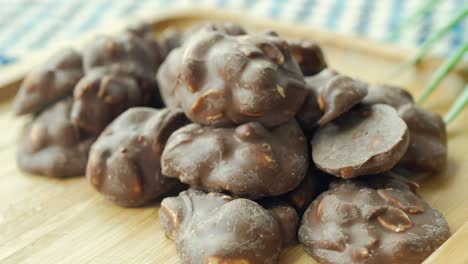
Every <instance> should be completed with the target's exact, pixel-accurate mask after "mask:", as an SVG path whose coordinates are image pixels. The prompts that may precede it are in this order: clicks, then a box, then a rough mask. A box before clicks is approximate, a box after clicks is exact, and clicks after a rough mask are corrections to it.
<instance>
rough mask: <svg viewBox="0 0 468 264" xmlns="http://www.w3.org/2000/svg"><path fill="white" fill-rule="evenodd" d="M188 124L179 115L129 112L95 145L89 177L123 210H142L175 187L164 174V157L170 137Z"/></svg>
mask: <svg viewBox="0 0 468 264" xmlns="http://www.w3.org/2000/svg"><path fill="white" fill-rule="evenodd" d="M186 122H187V120H186V118H185V117H184V115H183V113H182V112H180V111H172V110H169V109H162V110H156V109H152V108H144V107H135V108H132V109H129V110H127V111H126V112H124V113H123V114H122V115H120V116H119V117H118V118H116V119H115V120H114V121H113V122H112V123H111V124H110V125H109V126H108V127H107V128H106V129H105V130H104V131H103V132H102V134H101V135H100V136H99V138H98V140H97V141H96V142H95V143H94V144H93V146H92V148H91V150H90V158H89V162H88V166H87V169H86V177H87V178H88V180H89V181H90V182H91V184H92V185H93V186H94V188H95V189H96V190H98V191H99V192H100V193H102V194H103V195H104V196H105V197H106V198H108V199H109V200H111V201H113V202H115V203H117V204H119V205H121V206H127V207H135V206H141V205H143V204H146V203H148V202H149V201H152V200H154V199H156V198H158V197H160V196H161V195H163V194H164V193H166V192H168V191H169V190H170V189H171V188H172V187H174V185H175V184H176V181H175V180H173V179H169V178H166V177H164V176H163V175H162V173H161V167H160V156H161V153H162V152H163V149H164V146H165V144H166V141H167V139H168V138H169V136H170V135H171V133H172V132H173V131H175V130H176V129H178V128H179V127H181V126H183V125H184V124H186Z"/></svg>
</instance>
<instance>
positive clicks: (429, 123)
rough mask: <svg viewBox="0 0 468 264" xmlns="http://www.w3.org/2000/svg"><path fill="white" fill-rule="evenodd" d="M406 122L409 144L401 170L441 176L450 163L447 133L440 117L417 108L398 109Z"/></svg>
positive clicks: (411, 106) (404, 107) (406, 106)
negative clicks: (432, 173) (448, 162)
mask: <svg viewBox="0 0 468 264" xmlns="http://www.w3.org/2000/svg"><path fill="white" fill-rule="evenodd" d="M398 114H399V115H400V117H401V118H402V119H403V120H404V121H405V122H406V124H407V126H408V129H409V134H410V141H409V145H408V149H407V150H406V153H405V155H404V156H403V159H402V160H401V161H400V162H399V163H398V166H400V167H403V168H406V169H409V170H411V171H424V172H438V171H441V170H443V169H444V167H445V164H446V162H447V132H446V129H445V123H444V121H443V120H442V118H441V116H440V115H438V114H436V113H431V112H429V111H426V110H424V109H422V108H420V107H418V106H416V105H412V104H407V105H404V106H402V107H400V108H399V110H398Z"/></svg>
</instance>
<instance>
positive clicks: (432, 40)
mask: <svg viewBox="0 0 468 264" xmlns="http://www.w3.org/2000/svg"><path fill="white" fill-rule="evenodd" d="M466 16H468V6H465V7H464V9H462V10H461V11H460V12H459V13H457V14H456V15H455V16H454V17H453V19H452V20H450V21H449V22H448V23H447V24H445V25H444V26H443V27H442V28H441V29H439V30H437V31H436V32H434V33H433V34H432V35H431V36H429V38H428V39H427V40H426V41H425V42H424V43H423V44H422V45H421V47H420V48H419V50H418V52H417V53H416V54H415V55H414V56H413V57H412V58H411V59H410V60H409V61H408V62H407V63H408V64H415V63H418V62H419V61H420V60H421V59H422V57H423V56H424V55H425V54H426V53H427V52H428V51H429V49H430V47H432V45H434V44H435V43H436V42H437V40H439V39H441V38H442V37H443V36H444V35H445V34H447V32H449V31H450V30H451V29H452V28H453V27H454V26H455V25H456V24H458V23H459V22H460V21H462V20H463V19H464V18H465V17H466Z"/></svg>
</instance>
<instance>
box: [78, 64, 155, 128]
mask: <svg viewBox="0 0 468 264" xmlns="http://www.w3.org/2000/svg"><path fill="white" fill-rule="evenodd" d="M156 97H157V92H156V90H155V89H154V88H153V87H150V86H145V85H143V86H142V85H140V84H139V83H138V80H137V79H136V78H134V77H133V76H132V75H128V74H122V73H114V72H105V71H94V72H91V73H88V74H87V75H86V76H85V77H84V78H83V79H81V80H80V82H79V83H78V84H77V85H76V89H75V91H74V103H73V110H72V114H71V116H72V119H73V121H74V122H75V123H76V124H78V125H79V126H80V127H82V128H83V129H85V130H87V131H90V132H92V133H95V134H97V133H100V132H101V131H102V130H103V129H104V128H105V127H106V126H107V125H108V124H109V123H110V122H111V121H112V120H114V118H116V117H117V116H118V115H119V114H120V113H122V112H124V111H125V110H127V109H128V108H131V107H135V106H151V105H154V102H155V101H156V99H155V98H156Z"/></svg>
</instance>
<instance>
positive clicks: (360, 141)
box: [312, 104, 409, 178]
mask: <svg viewBox="0 0 468 264" xmlns="http://www.w3.org/2000/svg"><path fill="white" fill-rule="evenodd" d="M408 142H409V133H408V127H407V126H406V124H405V122H404V121H403V120H402V119H401V118H400V117H399V116H398V113H397V112H396V111H395V110H394V109H393V108H392V107H390V106H387V105H383V104H376V105H372V106H363V107H361V108H357V109H355V110H351V111H349V112H347V113H346V114H343V115H342V116H340V117H339V118H338V119H336V120H335V121H333V122H331V123H328V124H327V125H325V126H323V127H321V128H319V129H318V130H317V132H316V133H315V135H314V138H313V139H312V157H313V160H314V162H315V164H316V166H317V167H318V168H320V169H321V170H324V171H326V172H328V173H330V174H333V175H335V176H338V177H342V178H352V177H356V176H360V175H366V174H375V173H379V172H384V171H388V170H390V169H391V168H393V167H394V166H395V165H396V164H397V163H398V162H399V161H400V160H401V158H402V157H403V155H404V154H405V152H406V149H407V147H408Z"/></svg>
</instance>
